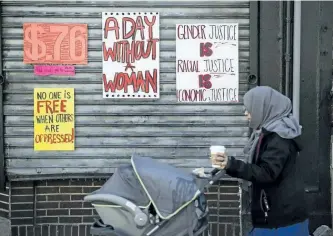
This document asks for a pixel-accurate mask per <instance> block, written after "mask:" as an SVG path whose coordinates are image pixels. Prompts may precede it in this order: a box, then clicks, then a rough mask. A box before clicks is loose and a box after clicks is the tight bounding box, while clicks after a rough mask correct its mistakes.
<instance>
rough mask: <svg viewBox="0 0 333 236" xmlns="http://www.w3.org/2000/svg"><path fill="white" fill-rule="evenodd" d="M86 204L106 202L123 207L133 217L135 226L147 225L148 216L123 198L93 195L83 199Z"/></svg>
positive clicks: (110, 195)
mask: <svg viewBox="0 0 333 236" xmlns="http://www.w3.org/2000/svg"><path fill="white" fill-rule="evenodd" d="M84 201H86V202H107V203H111V204H116V205H119V206H121V207H124V208H125V209H126V210H127V211H129V212H130V213H131V214H132V215H133V216H134V222H135V223H136V225H137V226H140V227H142V226H145V225H146V224H147V223H148V216H147V215H146V214H145V213H143V212H142V211H141V209H140V207H138V206H137V205H135V204H134V203H133V202H131V201H128V200H127V199H125V198H122V197H119V196H116V195H112V194H93V195H88V196H86V197H84Z"/></svg>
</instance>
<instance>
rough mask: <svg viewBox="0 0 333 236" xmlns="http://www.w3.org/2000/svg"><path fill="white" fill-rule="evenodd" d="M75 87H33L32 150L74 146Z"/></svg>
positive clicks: (71, 148) (60, 148)
mask: <svg viewBox="0 0 333 236" xmlns="http://www.w3.org/2000/svg"><path fill="white" fill-rule="evenodd" d="M74 120H75V117H74V88H35V89H34V150H35V151H71V150H74V139H75V131H74Z"/></svg>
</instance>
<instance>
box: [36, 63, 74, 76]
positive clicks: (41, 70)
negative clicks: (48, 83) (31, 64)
mask: <svg viewBox="0 0 333 236" xmlns="http://www.w3.org/2000/svg"><path fill="white" fill-rule="evenodd" d="M34 73H35V75H41V76H45V75H75V67H74V66H49V65H35V68H34Z"/></svg>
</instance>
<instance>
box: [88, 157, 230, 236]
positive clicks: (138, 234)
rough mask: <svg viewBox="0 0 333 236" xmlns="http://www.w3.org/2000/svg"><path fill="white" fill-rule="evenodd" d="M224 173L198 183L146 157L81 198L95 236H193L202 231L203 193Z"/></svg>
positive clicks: (205, 218)
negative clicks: (91, 210)
mask: <svg viewBox="0 0 333 236" xmlns="http://www.w3.org/2000/svg"><path fill="white" fill-rule="evenodd" d="M223 174H224V173H222V171H213V172H212V173H210V174H209V175H205V176H204V177H199V176H198V175H196V174H193V173H192V174H191V173H186V172H185V171H182V170H180V169H177V168H175V167H173V166H170V165H168V164H165V163H161V162H158V161H156V160H154V159H151V158H149V157H137V156H133V157H132V158H131V164H129V165H124V166H121V167H119V168H118V169H117V170H116V171H115V173H114V174H113V175H112V177H111V178H110V179H109V180H108V181H107V182H106V183H105V184H104V185H103V186H102V187H101V188H100V189H99V190H97V191H95V192H93V193H91V194H90V195H88V196H86V197H85V199H84V200H85V201H87V202H91V203H92V205H93V206H94V207H95V209H96V211H97V213H98V215H99V216H100V220H96V221H95V223H94V224H93V225H92V227H91V229H90V233H91V234H92V235H100V236H198V235H200V234H202V233H203V232H204V231H205V230H206V228H207V227H208V206H207V201H206V198H205V195H204V190H205V188H206V187H208V186H209V185H212V184H213V183H214V182H215V181H216V180H218V179H220V178H221V176H222V175H223Z"/></svg>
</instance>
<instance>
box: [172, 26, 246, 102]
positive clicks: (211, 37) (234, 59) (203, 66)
mask: <svg viewBox="0 0 333 236" xmlns="http://www.w3.org/2000/svg"><path fill="white" fill-rule="evenodd" d="M176 70H177V76H176V80H177V82H176V83H177V100H178V102H193V103H196V102H202V103H225V102H237V101H238V92H239V91H238V90H239V65H238V24H178V25H177V26H176Z"/></svg>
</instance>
